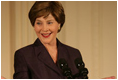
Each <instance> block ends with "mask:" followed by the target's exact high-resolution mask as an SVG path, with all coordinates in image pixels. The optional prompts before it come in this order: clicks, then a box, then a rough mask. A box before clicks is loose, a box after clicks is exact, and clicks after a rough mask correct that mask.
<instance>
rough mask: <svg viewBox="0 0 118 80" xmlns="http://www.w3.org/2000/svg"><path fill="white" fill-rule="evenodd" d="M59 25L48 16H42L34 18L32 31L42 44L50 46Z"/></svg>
mask: <svg viewBox="0 0 118 80" xmlns="http://www.w3.org/2000/svg"><path fill="white" fill-rule="evenodd" d="M59 27H60V24H59V23H58V22H57V21H56V20H55V18H54V17H53V16H52V15H51V14H50V15H49V16H48V17H46V18H44V16H42V17H39V18H36V21H35V24H34V29H35V32H36V34H37V36H38V38H39V39H40V41H41V42H42V43H43V44H52V43H53V42H54V41H56V34H57V32H58V29H59Z"/></svg>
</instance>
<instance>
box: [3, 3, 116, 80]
mask: <svg viewBox="0 0 118 80" xmlns="http://www.w3.org/2000/svg"><path fill="white" fill-rule="evenodd" d="M33 3H34V2H33V1H1V76H4V77H5V78H8V79H12V78H13V73H14V53H15V51H16V50H17V49H19V48H21V47H24V46H27V45H29V44H32V43H33V42H34V41H35V39H36V38H37V36H36V34H35V32H34V29H33V27H32V26H31V24H30V21H29V19H28V12H29V10H30V8H31V6H32V5H33ZM61 3H62V5H63V7H64V9H65V14H66V22H65V24H64V26H63V28H62V30H61V32H60V33H58V35H57V37H58V39H59V40H60V41H61V42H62V43H65V44H67V45H69V46H72V47H75V48H77V49H79V50H80V52H81V54H82V57H83V60H84V62H85V67H87V68H88V70H89V74H88V76H89V78H90V79H100V78H104V77H109V76H115V77H116V78H117V1H61Z"/></svg>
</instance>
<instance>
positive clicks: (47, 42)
mask: <svg viewBox="0 0 118 80" xmlns="http://www.w3.org/2000/svg"><path fill="white" fill-rule="evenodd" d="M40 40H41V42H42V43H43V44H50V42H51V40H50V39H40Z"/></svg>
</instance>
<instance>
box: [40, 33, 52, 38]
mask: <svg viewBox="0 0 118 80" xmlns="http://www.w3.org/2000/svg"><path fill="white" fill-rule="evenodd" d="M51 34H52V33H42V34H41V35H42V36H43V37H44V38H48V37H49V36H50V35H51Z"/></svg>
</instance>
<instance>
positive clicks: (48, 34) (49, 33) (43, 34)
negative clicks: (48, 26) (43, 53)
mask: <svg viewBox="0 0 118 80" xmlns="http://www.w3.org/2000/svg"><path fill="white" fill-rule="evenodd" d="M42 35H44V36H48V35H50V33H49V34H42Z"/></svg>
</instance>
